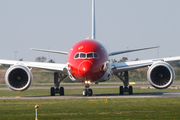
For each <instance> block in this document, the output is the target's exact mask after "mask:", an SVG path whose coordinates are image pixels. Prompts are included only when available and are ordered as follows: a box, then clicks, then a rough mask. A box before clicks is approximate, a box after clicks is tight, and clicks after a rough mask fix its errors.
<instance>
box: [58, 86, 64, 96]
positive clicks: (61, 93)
mask: <svg viewBox="0 0 180 120" xmlns="http://www.w3.org/2000/svg"><path fill="white" fill-rule="evenodd" d="M59 93H60V95H61V96H63V95H64V87H60V91H59Z"/></svg>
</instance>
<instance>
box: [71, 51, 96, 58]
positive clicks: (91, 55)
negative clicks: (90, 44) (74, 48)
mask: <svg viewBox="0 0 180 120" xmlns="http://www.w3.org/2000/svg"><path fill="white" fill-rule="evenodd" d="M74 58H75V59H78V58H82V59H83V58H95V59H99V55H98V54H97V53H95V52H90V53H76V55H75V56H74Z"/></svg>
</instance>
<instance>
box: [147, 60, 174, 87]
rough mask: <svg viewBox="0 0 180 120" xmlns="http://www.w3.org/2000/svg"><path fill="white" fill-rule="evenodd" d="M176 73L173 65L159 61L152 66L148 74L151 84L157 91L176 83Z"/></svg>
mask: <svg viewBox="0 0 180 120" xmlns="http://www.w3.org/2000/svg"><path fill="white" fill-rule="evenodd" d="M174 77H175V73H174V70H173V68H172V67H171V65H169V64H168V63H166V62H163V61H158V62H155V63H154V64H152V65H151V67H150V68H149V70H148V72H147V78H148V80H149V82H150V84H151V85H152V86H153V87H155V88H157V89H164V88H168V87H169V86H170V85H171V84H172V83H173V81H174Z"/></svg>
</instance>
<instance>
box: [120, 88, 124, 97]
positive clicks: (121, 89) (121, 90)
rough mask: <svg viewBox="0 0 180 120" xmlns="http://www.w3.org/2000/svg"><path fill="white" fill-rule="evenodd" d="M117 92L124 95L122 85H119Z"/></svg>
mask: <svg viewBox="0 0 180 120" xmlns="http://www.w3.org/2000/svg"><path fill="white" fill-rule="evenodd" d="M119 94H120V95H124V90H123V86H120V87H119Z"/></svg>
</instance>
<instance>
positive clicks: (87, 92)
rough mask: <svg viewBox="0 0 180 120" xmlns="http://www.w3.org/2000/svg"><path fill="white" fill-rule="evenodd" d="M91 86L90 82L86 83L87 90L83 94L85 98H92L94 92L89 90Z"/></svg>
mask: <svg viewBox="0 0 180 120" xmlns="http://www.w3.org/2000/svg"><path fill="white" fill-rule="evenodd" d="M90 84H91V82H90V81H85V82H84V85H85V89H84V90H83V92H82V94H83V96H92V94H93V91H92V89H89V86H90Z"/></svg>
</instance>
